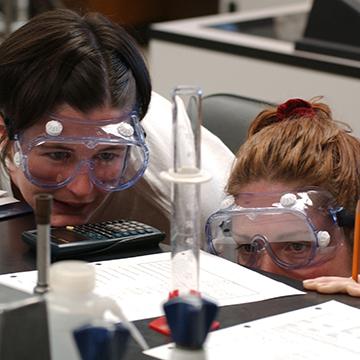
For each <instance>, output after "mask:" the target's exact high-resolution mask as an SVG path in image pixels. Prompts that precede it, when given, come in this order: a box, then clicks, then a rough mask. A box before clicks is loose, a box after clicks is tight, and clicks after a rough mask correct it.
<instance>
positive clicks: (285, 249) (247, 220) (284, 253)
mask: <svg viewBox="0 0 360 360" xmlns="http://www.w3.org/2000/svg"><path fill="white" fill-rule="evenodd" d="M236 203H237V204H238V205H234V204H232V205H230V206H229V207H227V208H224V209H221V210H219V211H217V212H216V213H214V214H212V215H211V216H210V217H209V219H208V221H207V224H206V234H207V242H208V250H209V251H210V252H211V253H213V254H216V255H219V256H222V257H224V258H226V259H228V260H231V261H233V262H237V263H239V264H240V265H245V266H248V267H253V268H261V258H262V256H264V253H265V252H266V254H267V255H268V256H270V257H271V259H272V261H273V262H274V263H275V264H277V265H278V266H280V267H282V268H285V269H297V268H302V267H306V266H310V265H314V264H317V263H322V262H326V261H327V260H329V259H330V258H332V257H333V256H335V252H336V249H337V247H338V246H340V245H341V244H343V241H344V234H343V231H342V229H341V227H340V226H339V225H338V222H337V214H338V213H339V212H340V211H341V210H342V208H340V207H337V206H336V204H335V200H334V199H333V197H332V196H331V194H329V193H328V192H326V191H319V190H308V191H298V192H291V193H286V194H283V193H240V194H239V195H238V196H237V197H236Z"/></svg>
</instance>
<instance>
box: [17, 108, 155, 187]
mask: <svg viewBox="0 0 360 360" xmlns="http://www.w3.org/2000/svg"><path fill="white" fill-rule="evenodd" d="M14 139H15V141H14V158H13V160H14V163H15V165H17V166H21V168H22V170H23V172H24V174H25V176H26V178H27V179H28V180H29V181H30V182H31V183H33V184H34V185H36V186H39V187H42V188H46V189H58V188H61V187H63V186H66V185H67V184H68V183H70V182H71V181H72V180H73V179H74V178H75V177H76V176H78V175H79V174H81V173H83V172H86V173H87V174H88V176H89V178H90V180H91V181H92V182H93V183H94V184H95V185H96V186H98V187H99V188H102V189H103V190H105V191H118V190H123V189H126V188H129V187H130V186H132V185H133V184H134V183H135V182H136V181H137V180H138V179H139V178H140V177H141V176H142V175H143V173H144V171H145V169H146V167H147V164H148V161H149V151H148V148H147V146H146V144H145V138H144V132H143V129H142V127H141V125H140V123H139V119H138V117H137V115H136V113H135V112H132V113H130V114H127V115H124V116H122V117H120V118H114V119H104V120H98V121H93V120H83V119H76V118H64V117H57V116H55V115H53V114H50V116H49V120H48V121H47V122H46V123H44V125H41V127H40V128H39V127H32V128H29V129H27V130H25V131H23V132H22V133H19V134H15V136H14Z"/></svg>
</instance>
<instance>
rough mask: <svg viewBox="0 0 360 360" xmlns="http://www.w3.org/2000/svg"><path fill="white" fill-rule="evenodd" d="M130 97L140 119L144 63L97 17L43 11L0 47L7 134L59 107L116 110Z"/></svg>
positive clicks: (144, 102)
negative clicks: (106, 107)
mask: <svg viewBox="0 0 360 360" xmlns="http://www.w3.org/2000/svg"><path fill="white" fill-rule="evenodd" d="M134 93H135V96H134V95H133V94H134ZM131 97H132V98H133V99H132V100H133V101H132V102H133V103H134V104H133V105H134V107H135V108H136V110H137V111H138V113H139V115H140V118H142V117H143V116H144V115H145V113H146V112H147V109H148V105H149V102H150V97H151V83H150V76H149V73H148V70H147V68H146V65H145V62H144V59H143V57H142V54H141V52H140V50H139V49H138V47H137V44H136V42H135V41H134V40H133V39H132V38H131V37H130V36H129V35H128V33H127V32H126V31H125V30H124V29H123V28H122V27H121V26H120V25H118V24H115V23H113V22H111V21H110V20H108V19H107V18H106V17H104V16H102V15H100V14H96V13H90V14H85V15H83V16H81V15H79V14H77V13H75V12H73V11H71V10H66V9H58V10H53V11H49V12H44V13H42V14H40V15H38V16H36V17H34V18H32V19H31V20H30V21H29V22H28V23H26V24H25V25H24V26H22V27H21V28H20V29H18V30H17V31H15V32H14V33H12V34H11V35H10V36H9V37H8V38H7V39H6V40H5V41H4V42H3V43H2V44H0V110H1V112H2V114H3V115H4V117H5V119H7V121H8V122H9V124H8V125H9V126H10V129H11V130H12V132H18V131H20V130H23V129H26V128H28V127H30V126H31V125H33V124H34V123H35V122H37V121H38V120H39V119H41V118H42V117H43V116H44V115H45V114H46V113H48V112H49V111H53V110H54V109H55V108H56V107H57V106H59V105H62V104H68V105H70V106H71V107H74V108H75V109H77V110H79V111H82V112H86V111H89V110H92V109H95V108H97V107H102V106H105V105H109V106H112V107H119V108H121V106H123V105H124V104H126V103H128V102H129V98H130V100H131ZM1 141H7V138H6V136H5V137H3V138H2V140H1ZM5 152H6V148H5V150H3V156H4V154H5Z"/></svg>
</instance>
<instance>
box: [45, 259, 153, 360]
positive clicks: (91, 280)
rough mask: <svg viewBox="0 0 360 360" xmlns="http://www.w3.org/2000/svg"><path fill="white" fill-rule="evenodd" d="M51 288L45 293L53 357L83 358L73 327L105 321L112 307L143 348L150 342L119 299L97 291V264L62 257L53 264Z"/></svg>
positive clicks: (62, 358) (62, 359)
mask: <svg viewBox="0 0 360 360" xmlns="http://www.w3.org/2000/svg"><path fill="white" fill-rule="evenodd" d="M49 278H50V291H49V292H48V294H47V295H46V298H47V306H48V314H49V331H50V348H51V359H52V360H64V359H66V360H80V359H81V357H80V353H79V351H78V349H77V345H76V343H75V340H74V337H73V331H74V330H75V329H78V328H80V327H81V326H84V325H88V324H94V323H96V324H99V323H105V320H104V314H105V312H106V311H110V312H111V313H112V314H113V315H115V316H116V317H117V318H118V319H119V320H120V321H122V322H123V325H124V326H125V327H127V328H128V330H129V331H130V333H131V335H132V336H133V337H134V339H135V340H136V341H137V342H138V343H139V344H140V346H141V347H142V348H143V349H146V348H147V344H146V342H145V340H144V339H143V337H142V336H141V334H140V333H139V332H138V330H137V329H136V328H135V326H134V325H133V324H132V323H129V322H128V321H127V320H126V318H125V316H124V315H123V313H122V312H121V309H120V308H119V306H118V305H117V303H116V302H115V301H114V300H113V299H110V298H106V297H101V296H99V295H97V294H95V293H94V288H95V268H94V267H93V266H92V265H90V264H88V263H86V262H84V261H73V260H68V261H59V262H56V263H54V264H53V265H51V267H50V276H49Z"/></svg>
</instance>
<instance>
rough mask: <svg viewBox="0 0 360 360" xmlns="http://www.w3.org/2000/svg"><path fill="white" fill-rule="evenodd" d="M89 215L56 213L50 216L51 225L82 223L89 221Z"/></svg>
mask: <svg viewBox="0 0 360 360" xmlns="http://www.w3.org/2000/svg"><path fill="white" fill-rule="evenodd" d="M89 218H90V216H89V215H87V216H85V215H84V216H81V215H76V216H75V215H57V214H53V215H52V216H51V226H55V227H62V226H67V225H82V224H86V223H87V222H88V221H89Z"/></svg>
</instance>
